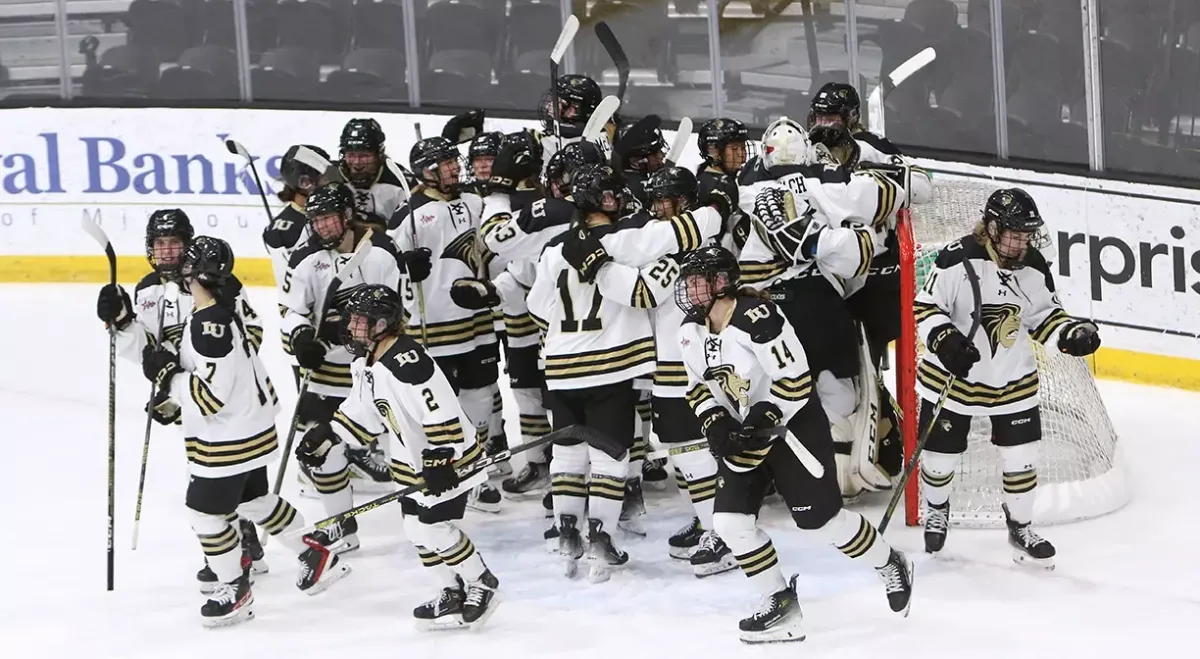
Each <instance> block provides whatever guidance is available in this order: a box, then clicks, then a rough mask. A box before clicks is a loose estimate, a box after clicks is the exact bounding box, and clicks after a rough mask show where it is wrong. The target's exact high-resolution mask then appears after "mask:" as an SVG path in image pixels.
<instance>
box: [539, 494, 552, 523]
mask: <svg viewBox="0 0 1200 659" xmlns="http://www.w3.org/2000/svg"><path fill="white" fill-rule="evenodd" d="M542 510H543V511H545V513H546V518H547V519H552V518H553V517H554V496H553V495H551V494H550V493H549V492H547V493H546V495H545V496H543V497H542Z"/></svg>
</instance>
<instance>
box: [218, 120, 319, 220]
mask: <svg viewBox="0 0 1200 659" xmlns="http://www.w3.org/2000/svg"><path fill="white" fill-rule="evenodd" d="M225 148H226V149H228V150H229V152H230V153H232V154H233V155H235V156H241V157H242V158H244V159H245V160H246V164H247V165H249V166H250V173H251V174H253V175H254V184H255V185H257V186H258V198H259V199H262V205H263V210H265V211H267V222H268V223H269V222H273V221H274V220H275V214H274V213H272V212H271V205H270V204H268V203H267V193H266V190H265V189H264V188H263V184H262V180H261V179H259V178H258V168H257V167H255V166H254V158H253V156H251V155H250V152H249V151H247V150H246V147H244V146H242V144H241V143H240V142H238V141H236V140H225ZM313 155H316V154H313ZM318 157H319V156H318ZM301 162H304V161H301ZM305 164H308V163H305ZM321 171H325V170H321Z"/></svg>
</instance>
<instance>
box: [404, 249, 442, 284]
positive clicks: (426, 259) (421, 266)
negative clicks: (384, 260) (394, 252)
mask: <svg viewBox="0 0 1200 659" xmlns="http://www.w3.org/2000/svg"><path fill="white" fill-rule="evenodd" d="M397 260H398V261H399V262H400V270H402V271H404V272H407V273H408V278H409V279H410V280H411V281H412V282H413V283H417V282H422V281H425V280H426V279H429V274H430V273H431V272H433V252H431V251H429V248H428V247H420V248H417V249H413V250H409V251H407V252H401V253H400V254H399V255H398V258H397Z"/></svg>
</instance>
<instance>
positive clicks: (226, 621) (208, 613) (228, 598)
mask: <svg viewBox="0 0 1200 659" xmlns="http://www.w3.org/2000/svg"><path fill="white" fill-rule="evenodd" d="M200 616H201V619H202V624H203V625H204V626H205V627H227V626H229V625H236V624H237V623H239V622H244V621H246V620H251V619H253V618H254V593H253V592H251V590H250V577H249V576H248V575H246V574H243V575H242V576H240V577H238V578H237V579H234V580H233V581H230V582H228V583H223V584H218V585H217V586H216V587H215V588H214V589H213V592H212V596H211V597H209V598H208V601H207V602H205V603H204V605H203V606H201V607H200Z"/></svg>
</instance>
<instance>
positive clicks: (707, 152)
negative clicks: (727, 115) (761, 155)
mask: <svg viewBox="0 0 1200 659" xmlns="http://www.w3.org/2000/svg"><path fill="white" fill-rule="evenodd" d="M696 145H697V146H698V147H700V157H701V158H702V159H703V160H704V164H706V165H708V166H710V167H716V168H718V169H720V170H721V171H723V172H725V173H726V174H734V173H737V171H738V170H739V169H741V168H742V165H744V164H746V160H748V159H749V158H750V154H749V151H750V131H748V130H747V129H746V124H744V123H742V122H740V121H738V120H737V119H723V118H717V119H709V120H708V121H706V122H704V123H702V124H700V130H699V131H698V132H697V135H696ZM729 146H732V147H734V149H733V151H734V152H733V153H729V152H727V151H726V147H729ZM739 146H740V147H741V149H738V148H737V147H739ZM714 150H715V151H716V153H715V154H714V153H713V151H714Z"/></svg>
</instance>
